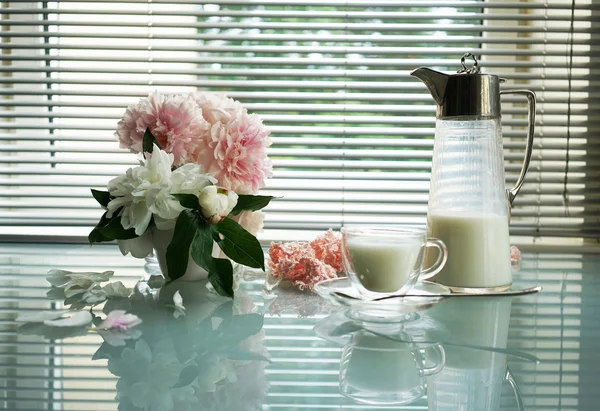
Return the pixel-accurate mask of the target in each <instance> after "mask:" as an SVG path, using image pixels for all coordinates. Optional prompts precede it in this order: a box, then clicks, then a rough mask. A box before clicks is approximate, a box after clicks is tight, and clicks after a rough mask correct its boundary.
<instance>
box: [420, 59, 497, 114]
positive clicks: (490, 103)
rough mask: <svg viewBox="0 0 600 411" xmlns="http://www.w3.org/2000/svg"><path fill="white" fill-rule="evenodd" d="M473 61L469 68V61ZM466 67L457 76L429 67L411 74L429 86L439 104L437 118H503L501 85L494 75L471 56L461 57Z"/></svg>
mask: <svg viewBox="0 0 600 411" xmlns="http://www.w3.org/2000/svg"><path fill="white" fill-rule="evenodd" d="M469 57H470V58H472V59H473V65H471V66H470V67H468V66H467V63H466V59H467V58H469ZM460 62H461V65H462V68H461V69H460V70H458V72H457V73H456V74H445V73H442V72H439V71H436V70H432V69H430V68H427V67H420V68H418V69H416V70H414V71H413V72H412V73H410V74H411V75H413V76H415V77H418V78H419V79H421V81H423V83H425V85H426V86H427V88H428V89H429V92H430V93H431V96H432V97H433V99H434V100H435V102H436V103H437V114H436V117H437V118H442V119H445V118H450V117H464V116H468V117H478V118H500V83H501V82H502V81H503V80H502V79H500V78H499V77H498V76H496V75H493V74H482V73H480V72H479V64H478V63H477V59H476V58H475V56H473V55H472V54H471V53H466V54H464V55H463V56H462V58H461V61H460Z"/></svg>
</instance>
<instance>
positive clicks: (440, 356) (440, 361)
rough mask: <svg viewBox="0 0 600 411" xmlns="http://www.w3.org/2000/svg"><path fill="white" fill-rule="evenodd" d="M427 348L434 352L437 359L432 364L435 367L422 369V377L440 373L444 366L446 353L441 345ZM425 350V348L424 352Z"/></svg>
mask: <svg viewBox="0 0 600 411" xmlns="http://www.w3.org/2000/svg"><path fill="white" fill-rule="evenodd" d="M427 348H431V349H432V350H434V351H435V354H436V357H437V358H436V361H435V362H434V364H435V365H434V366H433V367H429V368H423V375H424V376H426V377H429V376H430V375H435V374H437V373H439V372H440V371H442V369H443V368H444V366H445V365H446V351H444V347H442V346H441V345H434V346H432V347H427ZM427 348H425V350H426V349H427Z"/></svg>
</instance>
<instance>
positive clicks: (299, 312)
mask: <svg viewBox="0 0 600 411" xmlns="http://www.w3.org/2000/svg"><path fill="white" fill-rule="evenodd" d="M0 259H1V270H0V315H1V319H0V323H1V327H2V328H1V330H0V409H6V410H42V409H44V410H121V411H123V410H135V411H138V410H153V411H169V410H176V411H185V410H231V411H242V410H258V409H263V410H309V409H310V410H318V409H324V410H328V409H349V410H360V409H402V410H424V409H428V410H448V411H450V410H468V411H493V410H520V409H525V410H540V411H541V410H573V411H575V410H578V411H588V410H590V411H592V410H597V409H598V405H597V404H598V403H600V402H599V401H600V393H599V392H600V390H599V389H598V385H599V383H600V373H599V372H598V368H597V367H598V366H599V365H600V356H599V354H598V347H600V343H599V342H598V341H599V340H598V338H599V337H600V321H599V320H598V314H600V302H599V301H600V300H599V298H598V296H599V295H600V276H599V271H600V256H598V255H593V254H577V253H556V252H554V253H523V256H522V262H521V268H520V270H519V271H518V272H517V273H515V274H514V287H517V288H525V287H531V286H535V285H541V286H543V291H542V292H541V293H539V294H535V295H528V296H520V297H514V298H513V297H502V298H455V299H452V298H449V299H444V300H440V302H439V303H436V304H432V306H428V307H427V309H425V310H423V311H418V312H416V313H411V314H408V315H406V316H405V317H403V318H401V319H400V320H398V321H395V322H393V323H389V324H384V323H377V322H369V321H366V322H365V321H360V320H357V319H356V318H355V317H354V316H352V315H348V313H347V312H345V311H344V309H343V307H339V306H334V305H331V304H330V303H328V302H327V301H325V300H323V299H322V298H321V297H319V296H317V295H315V294H311V293H306V292H304V293H303V292H298V291H295V290H292V289H289V288H286V287H283V286H281V287H275V288H274V289H273V290H271V291H267V290H265V287H264V283H265V279H264V277H262V276H260V275H259V273H257V272H255V271H247V270H239V271H238V273H237V275H238V276H239V282H240V285H239V288H238V290H237V291H236V297H235V299H234V300H233V301H232V300H230V299H227V298H223V297H219V296H217V295H216V294H214V293H213V292H211V291H210V290H209V289H207V287H206V284H205V283H204V282H195V283H179V282H174V283H171V284H166V285H161V284H160V283H159V282H156V281H155V280H156V278H155V277H150V274H152V273H153V270H154V269H155V267H153V265H152V264H151V263H148V264H146V263H145V261H144V260H137V259H134V258H131V257H123V256H121V254H120V253H119V250H118V248H117V247H116V246H110V245H102V246H94V247H92V248H90V247H88V246H83V245H43V244H3V245H0ZM145 265H146V267H145ZM51 269H60V270H68V271H73V272H90V271H91V272H98V273H100V272H104V271H106V270H112V271H114V276H113V277H111V279H110V281H113V282H114V281H121V282H122V283H123V284H124V285H125V286H126V287H131V288H133V289H134V292H133V294H132V295H131V296H129V297H118V298H117V297H114V298H110V299H109V300H108V301H107V302H106V303H103V304H100V305H98V306H96V307H95V309H94V310H93V321H92V323H93V325H92V326H81V325H75V326H68V327H56V326H51V325H46V324H44V323H43V322H39V321H40V319H39V318H38V319H35V316H33V315H34V314H36V313H38V312H40V311H57V310H62V309H63V307H64V306H63V300H64V297H63V299H59V300H53V299H50V298H49V296H48V295H47V294H48V292H49V291H50V297H52V296H53V295H55V293H56V291H57V290H56V289H51V288H50V284H49V283H48V282H47V280H46V276H47V273H48V271H49V270H51ZM142 279H143V281H140V280H142ZM114 290H117V288H116V287H115V288H114ZM117 291H118V290H117ZM61 292H64V290H62V291H61ZM53 293H54V294H53ZM117 294H118V293H117ZM118 310H121V311H124V312H127V313H131V314H135V315H136V316H137V317H138V318H139V319H141V321H142V322H141V323H140V324H138V325H136V326H135V327H131V328H129V329H127V330H124V331H119V332H116V331H113V332H108V331H103V329H100V328H98V325H99V323H100V322H101V321H102V320H104V319H106V317H107V313H109V312H111V311H113V312H114V311H118ZM84 311H85V310H84ZM17 316H21V318H20V319H24V318H25V319H27V318H26V317H27V316H29V318H28V319H27V320H28V321H21V322H16V321H15V319H16V318H17ZM24 316H25V317H24ZM32 316H33V317H32ZM32 319H34V320H32Z"/></svg>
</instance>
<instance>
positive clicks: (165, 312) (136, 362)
mask: <svg viewBox="0 0 600 411" xmlns="http://www.w3.org/2000/svg"><path fill="white" fill-rule="evenodd" d="M204 285H205V284H204V283H201V282H196V283H188V284H185V285H179V284H178V283H171V284H170V285H167V286H166V287H165V288H163V289H161V290H160V294H159V299H158V300H155V299H150V300H148V299H140V297H139V296H138V297H137V298H136V299H130V300H129V301H130V303H131V309H130V310H128V311H131V312H134V313H136V314H137V315H138V316H139V317H140V318H142V319H143V323H142V324H141V325H140V326H139V327H137V328H136V329H139V330H140V331H141V332H142V334H141V337H139V338H138V339H137V341H134V340H126V341H120V343H121V344H122V345H121V347H123V348H122V349H121V350H120V351H119V350H117V351H115V348H117V349H119V347H114V345H115V344H111V343H110V341H106V343H105V344H103V346H102V347H100V349H99V350H98V352H97V354H96V356H95V358H107V359H108V364H109V370H110V372H112V373H113V374H115V375H117V376H118V377H119V381H118V383H117V389H118V395H117V399H118V401H119V403H120V404H119V410H121V411H125V410H131V411H134V410H135V411H137V410H138V409H140V408H141V409H144V410H160V411H172V410H173V411H175V410H176V411H186V410H190V411H192V410H220V411H230V410H236V411H237V410H239V411H244V410H254V409H258V408H260V405H261V404H262V400H263V398H264V395H265V391H266V388H267V383H266V379H265V376H264V369H265V367H266V365H267V361H266V356H267V355H268V354H267V352H266V350H265V349H264V347H263V345H262V339H263V332H262V331H261V327H262V321H263V320H262V315H258V314H254V313H253V311H254V310H255V307H254V304H253V303H252V301H251V300H250V299H249V297H247V296H246V295H244V293H243V292H239V293H236V298H235V300H234V301H231V300H229V299H226V298H222V297H220V296H217V295H215V294H213V293H211V292H209V291H208V290H207V289H206V288H205V287H204ZM182 294H183V296H182ZM184 300H185V312H186V315H185V316H178V317H176V318H173V315H171V312H173V313H176V312H177V311H178V308H177V307H178V306H181V308H180V309H181V310H184V308H183V302H184ZM123 343H124V345H123Z"/></svg>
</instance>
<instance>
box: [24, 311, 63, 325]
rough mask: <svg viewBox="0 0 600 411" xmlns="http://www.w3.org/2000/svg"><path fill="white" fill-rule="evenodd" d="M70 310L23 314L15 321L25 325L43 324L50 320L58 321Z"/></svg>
mask: <svg viewBox="0 0 600 411" xmlns="http://www.w3.org/2000/svg"><path fill="white" fill-rule="evenodd" d="M68 312H69V311H68V310H61V311H39V312H36V313H21V314H19V315H18V316H17V318H15V321H18V322H23V323H43V322H45V321H49V320H56V319H57V318H60V317H62V316H63V315H65V314H66V313H68Z"/></svg>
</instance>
